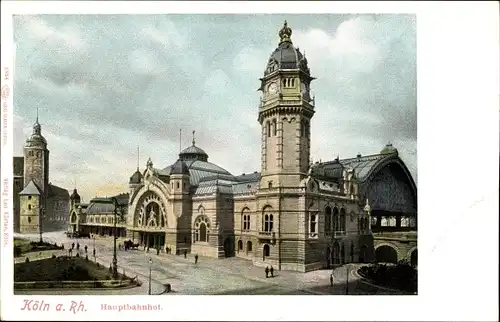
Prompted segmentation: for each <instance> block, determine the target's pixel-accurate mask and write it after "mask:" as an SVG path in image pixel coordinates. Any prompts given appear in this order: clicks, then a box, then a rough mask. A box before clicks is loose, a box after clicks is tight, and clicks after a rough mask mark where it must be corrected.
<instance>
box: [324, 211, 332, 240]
mask: <svg viewBox="0 0 500 322" xmlns="http://www.w3.org/2000/svg"><path fill="white" fill-rule="evenodd" d="M331 234H332V208H331V207H330V206H326V208H325V235H326V236H330V235H331Z"/></svg>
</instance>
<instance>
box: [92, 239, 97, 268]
mask: <svg viewBox="0 0 500 322" xmlns="http://www.w3.org/2000/svg"><path fill="white" fill-rule="evenodd" d="M92 240H93V241H94V250H93V252H92V253H93V254H94V262H97V258H96V257H95V236H94V235H92Z"/></svg>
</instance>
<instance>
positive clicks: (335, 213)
mask: <svg viewBox="0 0 500 322" xmlns="http://www.w3.org/2000/svg"><path fill="white" fill-rule="evenodd" d="M332 226H333V227H332V228H333V231H339V230H340V229H339V208H337V207H334V208H333V214H332Z"/></svg>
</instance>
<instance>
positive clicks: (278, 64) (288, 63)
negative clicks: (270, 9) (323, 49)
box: [264, 20, 310, 76]
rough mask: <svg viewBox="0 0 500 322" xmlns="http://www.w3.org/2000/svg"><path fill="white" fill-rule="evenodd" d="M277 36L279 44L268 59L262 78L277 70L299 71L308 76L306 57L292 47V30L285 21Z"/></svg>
mask: <svg viewBox="0 0 500 322" xmlns="http://www.w3.org/2000/svg"><path fill="white" fill-rule="evenodd" d="M278 35H279V36H280V42H279V44H278V47H277V48H276V49H275V50H274V52H273V53H272V54H271V56H270V57H269V61H268V62H267V66H266V70H265V71H264V76H266V75H268V74H271V73H273V72H274V71H276V70H279V69H300V70H301V71H303V72H304V73H306V74H307V75H310V70H309V67H307V59H306V57H305V56H304V55H302V53H301V52H300V50H299V48H295V47H294V46H293V43H292V39H291V36H292V29H291V28H290V27H288V23H287V22H286V20H285V23H284V24H283V28H281V30H280V31H279V33H278Z"/></svg>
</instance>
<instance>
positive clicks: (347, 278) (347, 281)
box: [345, 264, 350, 295]
mask: <svg viewBox="0 0 500 322" xmlns="http://www.w3.org/2000/svg"><path fill="white" fill-rule="evenodd" d="M345 268H346V274H347V275H346V280H345V295H349V272H350V270H349V264H346V265H345Z"/></svg>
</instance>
